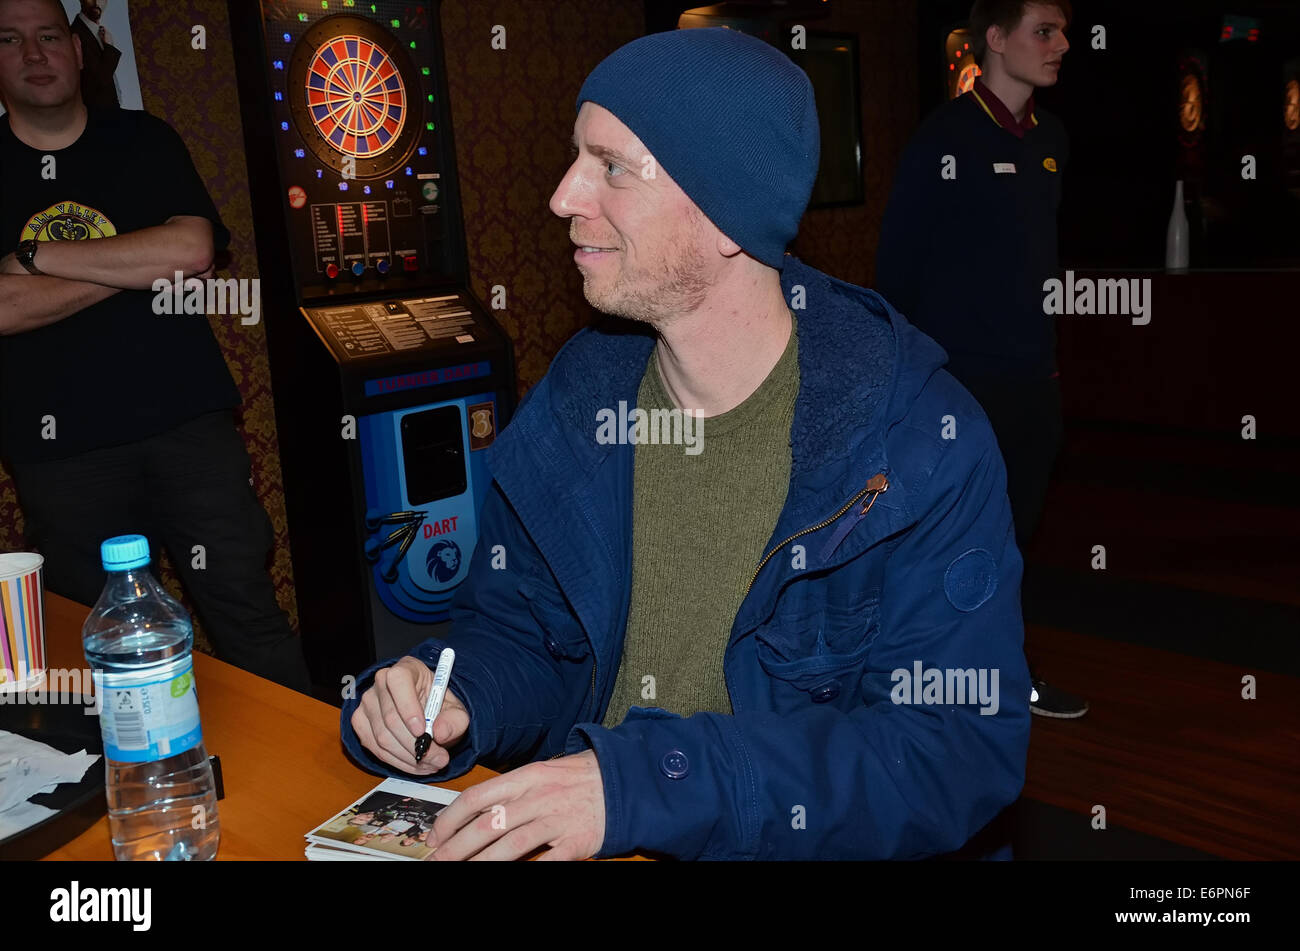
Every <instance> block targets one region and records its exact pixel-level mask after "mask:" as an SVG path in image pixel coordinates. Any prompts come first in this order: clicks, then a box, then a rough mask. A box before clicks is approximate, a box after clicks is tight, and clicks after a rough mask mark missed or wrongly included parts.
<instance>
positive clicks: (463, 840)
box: [425, 750, 605, 861]
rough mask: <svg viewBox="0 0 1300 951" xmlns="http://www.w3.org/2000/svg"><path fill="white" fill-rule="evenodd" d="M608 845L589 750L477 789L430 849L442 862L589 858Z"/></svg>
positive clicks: (455, 809)
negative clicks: (535, 855) (532, 855)
mask: <svg viewBox="0 0 1300 951" xmlns="http://www.w3.org/2000/svg"><path fill="white" fill-rule="evenodd" d="M604 842H605V782H604V779H603V778H602V777H601V775H600V764H599V763H598V762H597V761H596V754H595V753H594V752H592V751H591V750H586V751H584V752H582V753H576V754H574V755H572V756H562V757H560V758H559V759H551V760H545V761H543V762H539V763H529V764H528V765H527V766H521V767H519V769H516V770H512V771H511V772H509V773H505V774H504V775H501V776H497V777H495V778H493V779H489V780H488V781H487V782H483V783H479V784H478V785H477V786H471V787H470V788H469V789H467V790H465V791H464V792H463V793H461V794H460V795H459V796H457V797H456V801H455V802H453V803H452V804H451V805H449V806H448V807H447V808H446V809H444V810H442V812H440V813H439V814H438V818H437V819H435V820H434V823H433V828H432V829H430V830H429V834H428V836H426V837H425V843H426V844H427V845H428V846H429V847H430V848H432V849H436V850H437V851H436V852H434V853H433V855H431V856H430V858H432V859H435V860H437V861H446V860H457V859H476V860H477V859H482V860H492V859H497V860H510V859H517V858H522V857H523V856H525V855H527V854H528V853H530V852H532V851H533V850H535V849H538V848H540V847H541V846H543V845H545V846H549V847H550V848H549V849H548V851H546V852H543V853H542V854H541V855H540V856H538V860H539V861H548V860H549V861H555V860H566V859H567V860H576V859H586V858H590V857H591V856H593V855H595V854H596V853H597V852H599V851H600V847H601V846H602V845H603V844H604Z"/></svg>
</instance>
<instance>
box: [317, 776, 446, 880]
mask: <svg viewBox="0 0 1300 951" xmlns="http://www.w3.org/2000/svg"><path fill="white" fill-rule="evenodd" d="M457 795H458V793H455V792H452V791H451V790H447V789H438V788H435V787H430V786H422V785H420V784H419V783H410V782H406V781H404V780H400V779H389V780H386V781H385V782H383V783H380V784H379V785H378V786H376V787H375V788H374V789H372V790H371V791H370V792H368V793H366V794H365V795H364V796H362V797H361V798H360V799H358V800H357V801H356V802H354V803H353V804H352V805H351V806H349V807H348V808H346V809H344V810H343V811H342V812H340V813H339V814H338V815H336V816H335V817H334V818H333V819H331V820H329V822H326V823H323V824H322V825H320V826H318V827H317V828H315V829H313V830H312V831H311V832H309V833H307V841H308V842H309V843H311V845H309V846H308V853H307V854H308V857H309V858H324V857H325V856H323V855H321V854H320V850H318V849H313V848H312V846H323V847H327V848H329V849H331V850H337V849H344V850H348V851H350V852H354V853H361V854H365V855H370V856H376V854H378V856H379V857H383V858H388V859H411V860H416V861H418V860H422V859H425V858H428V857H429V856H430V855H432V854H433V850H432V849H430V848H429V847H428V846H427V845H425V836H427V835H428V834H429V830H430V829H432V828H433V820H434V819H436V818H437V816H438V813H440V812H442V810H443V809H445V808H447V805H448V803H450V802H451V801H452V800H454V799H455V798H456V796H457ZM332 857H333V858H336V859H338V858H343V856H332Z"/></svg>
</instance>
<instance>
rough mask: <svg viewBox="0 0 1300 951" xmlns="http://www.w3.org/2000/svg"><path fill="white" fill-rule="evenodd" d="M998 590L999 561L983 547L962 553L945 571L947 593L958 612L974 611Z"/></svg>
mask: <svg viewBox="0 0 1300 951" xmlns="http://www.w3.org/2000/svg"><path fill="white" fill-rule="evenodd" d="M997 589H998V563H997V562H996V561H994V560H993V556H992V555H990V554H989V553H988V552H987V551H985V550H984V549H983V548H972V549H971V550H970V551H968V552H965V553H963V554H961V555H958V556H957V557H956V558H954V559H953V560H952V563H951V564H949V565H948V570H947V571H945V572H944V573H943V593H944V594H946V595H947V596H948V603H949V604H951V605H952V606H953V607H954V608H956V609H957V610H958V611H974V610H975V609H976V608H977V607H979V606H980V605H981V604H983V603H984V602H985V601H987V600H988V599H989V598H991V597H993V592H994V591H996V590H997Z"/></svg>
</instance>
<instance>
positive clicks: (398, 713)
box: [352, 657, 469, 776]
mask: <svg viewBox="0 0 1300 951" xmlns="http://www.w3.org/2000/svg"><path fill="white" fill-rule="evenodd" d="M432 689H433V671H432V670H430V669H429V666H428V665H427V664H425V663H424V662H423V661H422V660H420V659H419V658H418V657H403V658H402V659H401V660H399V661H398V662H397V663H396V664H394V665H393V666H392V667H385V668H383V669H382V670H379V671H376V672H375V683H374V686H372V687H371V688H370V689H369V690H367V691H366V692H365V693H363V694H362V695H361V703H360V705H358V706H357V709H356V711H355V712H354V713H353V714H352V729H354V730H356V731H357V739H358V740H360V741H361V745H362V746H364V747H365V748H366V749H368V750H370V752H372V753H374V754H375V756H377V757H379V759H381V760H383V761H384V762H385V763H387V764H388V765H389V766H392V767H394V768H396V769H400V770H401V771H402V772H404V773H411V774H413V775H416V776H428V775H430V774H432V773H436V772H438V771H439V770H440V769H442V768H443V767H444V766H446V765H447V763H449V762H450V761H451V755H450V754H449V753H448V752H447V749H448V748H449V747H451V746H454V745H455V744H456V742H457V741H458V740H459V739H460V738H461V737H462V736H464V735H465V731H466V730H468V729H469V711H468V710H466V709H465V705H464V704H463V703H461V702H460V699H459V698H458V697H457V696H456V695H455V694H454V693H452V692H451V690H450V689H448V690H447V693H446V696H445V697H444V698H443V701H442V710H441V712H439V714H438V718H437V719H436V720H434V722H433V745H431V746H430V747H429V749H428V751H427V752H426V753H425V754H424V758H423V759H422V760H421V761H420V762H418V763H417V762H416V761H415V740H416V738H417V737H419V736H421V735H423V733H424V702H425V700H426V699H428V696H429V691H430V690H432Z"/></svg>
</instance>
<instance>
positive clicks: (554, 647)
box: [546, 634, 561, 660]
mask: <svg viewBox="0 0 1300 951" xmlns="http://www.w3.org/2000/svg"><path fill="white" fill-rule="evenodd" d="M546 649H547V650H548V651H550V652H551V656H552V657H554V658H555V659H556V660H559V659H560V657H561V654H560V642H559V641H557V640H556V639H555V638H553V637H551V636H550V635H549V634H548V635H547V636H546Z"/></svg>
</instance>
